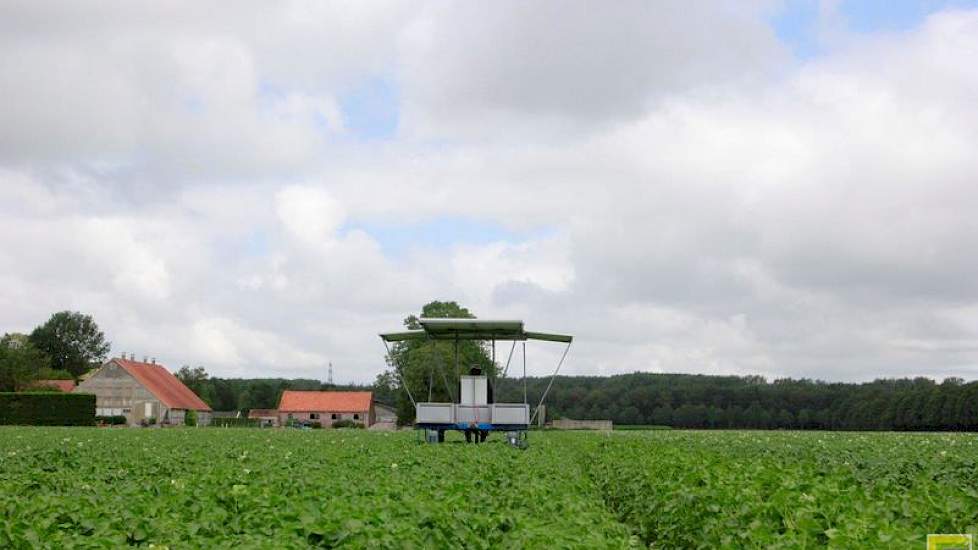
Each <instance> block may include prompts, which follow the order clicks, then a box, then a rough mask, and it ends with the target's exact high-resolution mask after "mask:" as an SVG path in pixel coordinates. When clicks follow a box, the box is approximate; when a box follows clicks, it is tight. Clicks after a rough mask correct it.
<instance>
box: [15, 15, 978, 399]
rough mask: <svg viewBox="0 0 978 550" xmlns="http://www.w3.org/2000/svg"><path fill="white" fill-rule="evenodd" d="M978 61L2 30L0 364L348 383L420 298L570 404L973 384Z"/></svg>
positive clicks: (838, 39)
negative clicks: (736, 384) (576, 398)
mask: <svg viewBox="0 0 978 550" xmlns="http://www.w3.org/2000/svg"><path fill="white" fill-rule="evenodd" d="M976 59H978V6H976V5H975V3H974V2H939V1H930V0H920V1H906V2H896V1H889V0H888V1H882V0H881V1H863V0H852V1H850V2H823V3H818V2H814V1H812V2H809V1H802V0H788V1H786V2H778V1H774V0H772V1H762V2H757V3H755V4H750V3H747V2H743V1H740V0H737V1H731V2H718V3H708V2H687V1H685V0H683V1H675V2H666V1H654V2H653V1H648V2H576V1H569V2H568V1H560V2H524V1H514V2H502V1H493V2H464V3H463V2H458V3H448V2H432V3H424V2H417V1H410V2H405V3H379V2H336V3H329V4H325V3H321V2H273V3H267V2H257V3H255V4H254V5H249V4H247V3H245V2H236V3H234V4H219V3H214V4H206V3H202V2H196V1H194V2H187V3H183V4H181V3H178V2H165V3H159V2H152V3H149V2H147V3H139V2H131V1H123V2H117V3H111V2H99V3H90V2H33V1H25V2H14V1H7V2H3V3H2V4H0V332H14V331H18V332H28V331H30V330H31V329H32V328H33V327H34V326H36V325H37V324H40V323H42V322H43V321H45V320H46V319H47V317H48V316H49V315H50V314H51V313H53V312H55V311H59V310H63V309H70V310H78V311H82V312H85V313H90V314H92V315H93V316H94V317H95V319H96V321H97V322H98V323H99V325H100V326H101V327H102V328H103V330H104V331H105V333H106V336H107V337H108V339H109V340H111V342H112V352H113V354H118V353H120V352H122V351H126V352H133V353H135V354H136V355H137V356H138V357H139V358H141V357H142V356H144V355H145V356H151V357H156V358H157V359H158V360H159V361H162V362H164V363H165V364H167V365H168V366H170V367H171V368H173V369H174V370H175V369H176V368H178V367H179V366H180V365H183V364H190V365H203V366H204V367H205V368H206V369H207V370H208V372H210V373H211V374H213V375H219V376H247V377H262V376H287V377H293V376H302V377H312V378H320V379H325V378H326V365H327V364H328V362H332V363H333V365H334V378H335V380H336V381H337V382H370V381H372V380H373V378H374V376H375V375H376V374H377V373H378V372H379V371H380V370H382V368H383V352H384V348H383V346H382V344H381V342H380V340H379V339H378V338H377V333H378V332H381V331H385V330H392V329H397V328H399V327H400V323H401V320H402V318H403V317H405V316H406V315H408V314H410V313H414V312H417V311H418V310H419V309H420V307H421V305H423V304H424V303H426V302H428V301H430V300H432V299H441V300H457V301H459V302H460V303H461V304H463V305H465V306H467V307H468V308H470V309H471V310H472V311H473V312H474V313H475V314H476V315H478V316H479V317H486V318H493V317H495V318H522V319H525V320H526V323H527V326H528V327H530V328H532V329H534V330H552V331H559V332H568V333H571V334H574V335H575V337H576V340H575V344H574V347H573V348H572V350H571V354H570V356H569V359H568V362H567V364H566V367H565V370H564V372H566V373H569V374H613V373H620V372H632V371H648V372H691V373H725V374H761V375H765V376H768V377H771V378H773V377H780V376H792V377H810V378H819V379H826V380H870V379H873V378H877V377H884V376H888V377H892V376H912V375H926V376H931V377H934V378H943V377H945V376H962V377H964V378H966V379H978V254H976V251H978V62H976ZM558 351H559V350H557V349H553V347H552V346H547V345H545V344H542V343H541V344H534V345H532V346H531V347H530V348H529V351H528V353H529V363H530V372H531V373H534V374H544V373H547V372H549V370H550V369H552V368H553V366H554V363H555V359H556V354H557V352H558Z"/></svg>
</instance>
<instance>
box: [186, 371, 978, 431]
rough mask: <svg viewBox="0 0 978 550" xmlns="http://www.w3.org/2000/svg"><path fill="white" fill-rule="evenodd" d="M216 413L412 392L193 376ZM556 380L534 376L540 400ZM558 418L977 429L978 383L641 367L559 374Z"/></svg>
mask: <svg viewBox="0 0 978 550" xmlns="http://www.w3.org/2000/svg"><path fill="white" fill-rule="evenodd" d="M186 374H187V371H184V370H181V373H178V375H180V377H181V378H183V379H185V381H187V382H188V383H189V385H190V386H191V387H192V389H194V391H196V392H197V393H198V394H199V395H200V396H201V397H202V398H203V399H204V400H205V401H207V403H208V404H209V405H210V406H211V407H212V408H213V409H214V410H217V411H230V410H248V409H252V408H275V407H276V406H277V405H278V399H279V396H280V395H281V392H282V391H283V390H285V389H307V390H319V389H337V390H366V391H373V392H374V393H375V399H377V400H378V401H380V402H382V403H387V404H391V405H393V404H396V403H397V402H398V401H401V400H405V401H406V400H407V397H406V396H405V395H403V394H402V393H400V391H399V390H398V389H397V388H396V387H391V386H385V385H373V386H329V385H326V384H323V383H322V382H320V381H319V380H307V379H292V380H288V379H267V378H266V379H226V378H206V379H202V380H187V377H186ZM549 381H550V379H549V378H528V379H527V398H528V401H529V402H530V403H531V405H533V406H536V404H537V403H538V402H539V400H540V395H541V394H542V393H543V391H544V390H545V389H546V386H547V384H548V383H549ZM494 389H495V395H496V400H497V401H510V402H514V401H515V402H522V401H523V386H522V383H521V381H520V380H519V379H513V378H507V379H502V380H496V381H495V384H494ZM547 416H548V417H550V418H555V417H563V418H576V419H610V420H612V421H614V422H615V424H655V425H663V426H674V427H677V428H765V429H820V430H978V382H970V383H965V382H964V381H963V380H961V379H957V378H949V379H947V380H945V381H944V382H943V383H936V382H934V381H933V380H930V379H928V378H915V379H896V380H892V379H889V380H876V381H874V382H867V383H862V384H851V383H828V382H818V381H812V380H792V379H779V380H775V381H773V382H768V381H766V380H765V379H764V378H762V377H759V376H709V375H692V374H650V373H635V374H625V375H618V376H610V377H599V376H559V377H557V380H556V381H555V383H554V385H553V388H552V389H551V390H550V394H549V395H548V396H547Z"/></svg>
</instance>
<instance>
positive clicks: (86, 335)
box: [28, 311, 110, 376]
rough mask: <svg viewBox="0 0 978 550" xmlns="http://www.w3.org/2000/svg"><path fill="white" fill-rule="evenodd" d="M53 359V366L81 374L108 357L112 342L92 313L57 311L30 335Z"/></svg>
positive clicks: (39, 347)
mask: <svg viewBox="0 0 978 550" xmlns="http://www.w3.org/2000/svg"><path fill="white" fill-rule="evenodd" d="M28 338H29V340H30V342H31V344H33V345H34V347H36V348H37V349H39V350H41V351H43V352H44V353H46V354H47V355H48V357H49V358H50V361H51V363H50V367H51V368H53V369H57V370H66V371H68V372H70V373H71V374H73V375H74V376H80V375H82V374H84V373H86V372H88V370H89V369H90V368H91V367H92V365H93V364H97V363H100V362H102V361H104V360H105V357H106V355H107V354H108V353H109V348H110V346H109V343H108V342H106V341H105V335H104V334H102V331H101V330H99V328H98V325H97V324H95V321H94V320H93V319H92V317H91V315H84V314H82V313H79V312H77V311H61V312H58V313H55V314H54V315H52V316H51V318H50V319H48V321H47V322H46V323H44V324H43V325H41V326H39V327H37V328H35V329H34V331H33V332H31V334H30V336H29V337H28Z"/></svg>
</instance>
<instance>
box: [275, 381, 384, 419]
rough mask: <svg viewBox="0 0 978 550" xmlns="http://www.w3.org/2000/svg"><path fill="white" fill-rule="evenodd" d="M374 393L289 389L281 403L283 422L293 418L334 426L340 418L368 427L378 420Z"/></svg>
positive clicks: (279, 405)
mask: <svg viewBox="0 0 978 550" xmlns="http://www.w3.org/2000/svg"><path fill="white" fill-rule="evenodd" d="M373 403H374V401H373V392H369V391H296V390H285V391H284V392H282V399H281V400H280V401H279V404H278V414H279V422H280V424H282V425H283V426H284V425H287V424H288V422H289V421H290V420H295V421H299V422H303V423H306V422H319V423H320V424H322V425H323V427H326V428H328V427H330V426H332V425H333V424H334V423H336V422H339V421H340V420H351V421H353V422H356V423H358V424H363V425H364V426H365V427H370V426H371V425H372V424H373V423H374V419H375V417H374V406H373Z"/></svg>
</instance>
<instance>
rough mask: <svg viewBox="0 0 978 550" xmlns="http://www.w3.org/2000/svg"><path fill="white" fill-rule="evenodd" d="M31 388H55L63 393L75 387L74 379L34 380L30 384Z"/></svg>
mask: <svg viewBox="0 0 978 550" xmlns="http://www.w3.org/2000/svg"><path fill="white" fill-rule="evenodd" d="M31 387H32V388H56V389H59V390H61V391H63V392H65V393H69V392H71V390H73V389H75V381H74V380H35V381H34V382H33V383H32V384H31Z"/></svg>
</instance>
